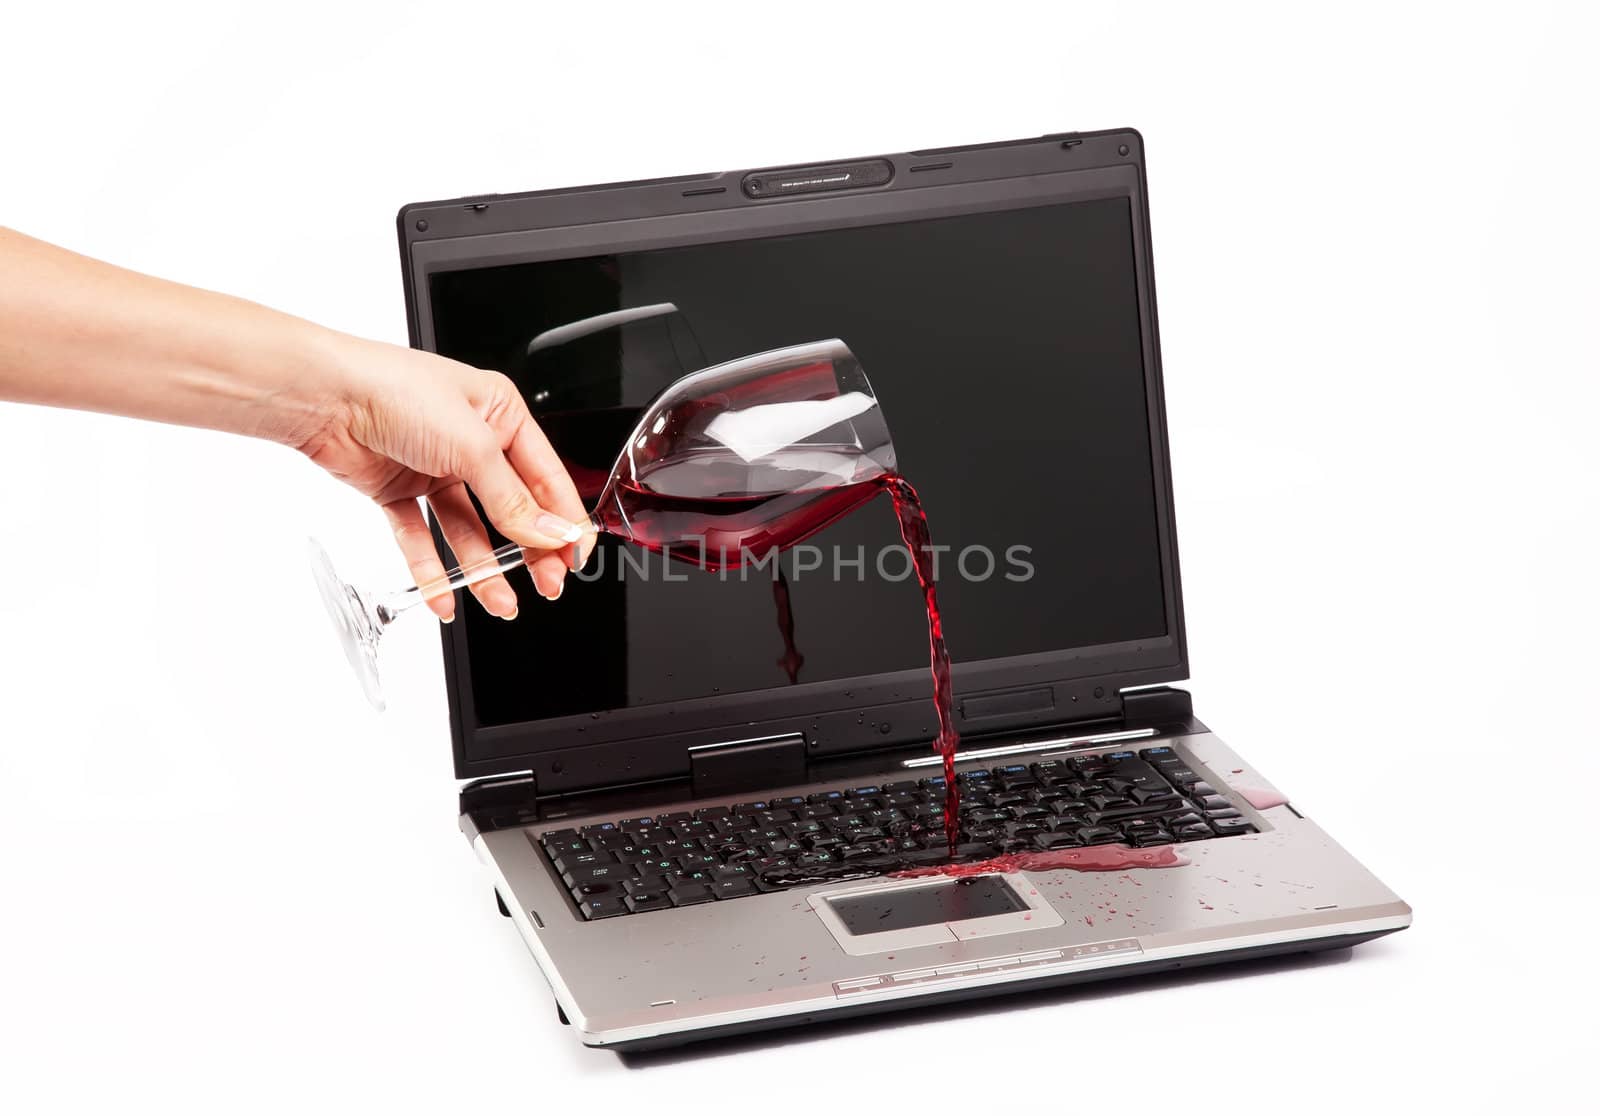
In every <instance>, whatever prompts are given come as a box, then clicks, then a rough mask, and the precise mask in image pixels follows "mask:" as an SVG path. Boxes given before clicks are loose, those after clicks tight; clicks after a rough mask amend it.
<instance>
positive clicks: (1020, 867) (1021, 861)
mask: <svg viewBox="0 0 1600 1116" xmlns="http://www.w3.org/2000/svg"><path fill="white" fill-rule="evenodd" d="M1188 863H1189V858H1188V857H1186V856H1184V855H1183V854H1182V853H1180V852H1179V851H1178V850H1177V849H1175V848H1173V847H1172V846H1171V845H1158V846H1156V847H1154V848H1149V849H1130V848H1128V847H1127V846H1126V845H1095V846H1093V847H1092V848H1087V849H1053V850H1051V851H1049V852H1019V853H1002V854H1001V855H1000V856H993V857H990V858H989V859H988V860H978V861H973V862H971V863H968V864H933V865H928V866H926V867H921V868H906V869H902V870H900V871H898V872H890V873H889V875H890V877H891V878H892V879H901V880H906V879H917V878H919V877H923V876H954V877H956V878H958V879H959V878H961V877H964V876H981V875H985V874H987V873H990V872H1057V871H1060V870H1062V869H1068V870H1070V871H1073V872H1126V871H1127V870H1128V869H1130V868H1178V867H1182V866H1183V865H1185V864H1188Z"/></svg>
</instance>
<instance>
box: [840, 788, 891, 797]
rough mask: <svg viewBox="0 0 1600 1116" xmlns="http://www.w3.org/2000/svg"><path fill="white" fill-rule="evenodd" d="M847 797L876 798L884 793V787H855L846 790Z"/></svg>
mask: <svg viewBox="0 0 1600 1116" xmlns="http://www.w3.org/2000/svg"><path fill="white" fill-rule="evenodd" d="M844 793H845V797H847V798H876V797H877V796H878V795H880V794H882V793H883V788H882V787H853V788H851V789H850V790H847V791H845V792H844Z"/></svg>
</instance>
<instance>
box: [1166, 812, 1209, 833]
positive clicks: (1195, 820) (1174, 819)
mask: <svg viewBox="0 0 1600 1116" xmlns="http://www.w3.org/2000/svg"><path fill="white" fill-rule="evenodd" d="M1205 821H1206V819H1205V818H1202V817H1201V816H1200V815H1199V814H1197V813H1195V812H1194V811H1193V810H1190V809H1187V808H1185V809H1184V810H1183V811H1182V812H1181V813H1176V814H1169V815H1168V816H1167V828H1169V829H1172V830H1178V829H1182V828H1183V827H1184V826H1186V825H1204V824H1205Z"/></svg>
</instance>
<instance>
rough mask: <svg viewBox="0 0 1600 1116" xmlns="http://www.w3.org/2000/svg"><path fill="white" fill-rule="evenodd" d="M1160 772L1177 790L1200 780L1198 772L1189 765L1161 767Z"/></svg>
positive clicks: (1186, 787) (1188, 786)
mask: <svg viewBox="0 0 1600 1116" xmlns="http://www.w3.org/2000/svg"><path fill="white" fill-rule="evenodd" d="M1161 774H1162V775H1164V776H1166V779H1167V782H1169V783H1171V784H1172V785H1173V786H1175V787H1177V788H1178V789H1179V790H1188V789H1189V788H1190V787H1192V786H1194V785H1195V784H1196V783H1198V782H1200V773H1199V772H1198V771H1195V770H1193V769H1192V768H1189V767H1163V768H1161Z"/></svg>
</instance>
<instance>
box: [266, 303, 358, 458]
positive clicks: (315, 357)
mask: <svg viewBox="0 0 1600 1116" xmlns="http://www.w3.org/2000/svg"><path fill="white" fill-rule="evenodd" d="M303 324H304V326H305V329H303V330H302V331H300V333H299V335H298V336H297V337H296V338H295V340H294V342H293V351H292V353H291V354H288V355H287V356H286V359H285V360H284V362H283V365H282V368H283V371H284V375H283V376H282V378H281V379H280V380H279V381H278V382H277V383H276V384H275V385H274V387H273V389H272V390H270V391H268V392H267V393H266V394H265V395H264V396H263V397H262V415H261V420H262V423H263V427H264V429H262V430H261V431H259V432H258V433H259V436H261V437H265V438H267V439H269V440H271V441H275V442H279V443H281V444H283V445H286V446H289V447H291V448H293V449H296V450H299V451H301V452H302V453H306V454H311V453H313V452H314V451H315V448H316V445H317V444H319V443H320V442H321V440H322V437H323V436H324V435H325V434H326V433H327V432H328V431H329V430H330V429H332V428H336V427H339V426H341V425H348V421H349V418H350V416H351V415H352V414H353V413H354V412H356V411H357V410H359V409H360V408H362V407H364V406H365V405H366V403H367V400H368V398H369V396H370V391H369V390H368V388H367V386H366V384H365V383H364V382H363V379H362V375H361V369H362V368H363V367H364V361H363V360H362V352H363V350H364V349H365V347H366V346H367V345H369V344H370V342H367V341H364V340H362V339H361V338H359V337H352V336H350V335H349V334H345V333H339V332H337V331H335V330H331V329H325V328H323V327H322V326H318V325H313V324H312V323H310V322H306V323H303Z"/></svg>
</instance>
